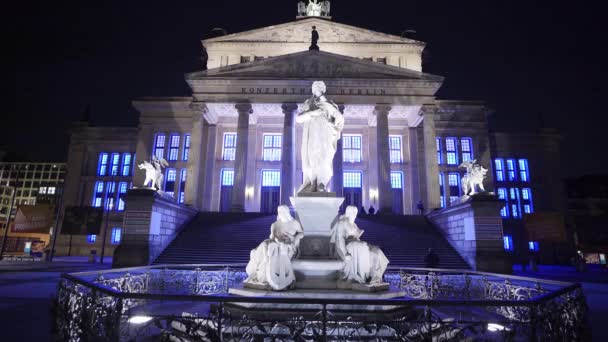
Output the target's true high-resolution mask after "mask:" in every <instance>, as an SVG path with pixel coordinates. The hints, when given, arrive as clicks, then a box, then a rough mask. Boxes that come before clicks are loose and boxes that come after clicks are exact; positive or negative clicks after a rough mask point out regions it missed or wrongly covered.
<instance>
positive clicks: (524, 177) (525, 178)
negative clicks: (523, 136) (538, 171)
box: [518, 159, 530, 182]
mask: <svg viewBox="0 0 608 342" xmlns="http://www.w3.org/2000/svg"><path fill="white" fill-rule="evenodd" d="M518 162H519V180H520V181H522V182H529V181H530V172H529V171H528V159H520V160H518Z"/></svg>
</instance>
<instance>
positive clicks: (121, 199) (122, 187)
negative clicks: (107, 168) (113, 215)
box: [116, 182, 127, 211]
mask: <svg viewBox="0 0 608 342" xmlns="http://www.w3.org/2000/svg"><path fill="white" fill-rule="evenodd" d="M126 194H127V182H120V183H118V205H117V206H116V210H118V211H123V210H125V195H126Z"/></svg>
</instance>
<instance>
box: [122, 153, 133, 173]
mask: <svg viewBox="0 0 608 342" xmlns="http://www.w3.org/2000/svg"><path fill="white" fill-rule="evenodd" d="M131 163H132V160H131V153H123V155H122V175H123V176H129V175H131Z"/></svg>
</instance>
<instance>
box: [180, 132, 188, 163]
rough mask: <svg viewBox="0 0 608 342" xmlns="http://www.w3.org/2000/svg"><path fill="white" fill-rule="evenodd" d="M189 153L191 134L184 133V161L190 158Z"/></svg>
mask: <svg viewBox="0 0 608 342" xmlns="http://www.w3.org/2000/svg"><path fill="white" fill-rule="evenodd" d="M188 154H190V134H184V154H183V155H182V159H183V160H184V161H187V160H188Z"/></svg>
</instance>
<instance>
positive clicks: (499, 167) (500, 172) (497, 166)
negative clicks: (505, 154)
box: [494, 159, 505, 182]
mask: <svg viewBox="0 0 608 342" xmlns="http://www.w3.org/2000/svg"><path fill="white" fill-rule="evenodd" d="M494 170H495V171H496V181H497V182H504V181H505V161H504V160H502V159H494Z"/></svg>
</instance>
